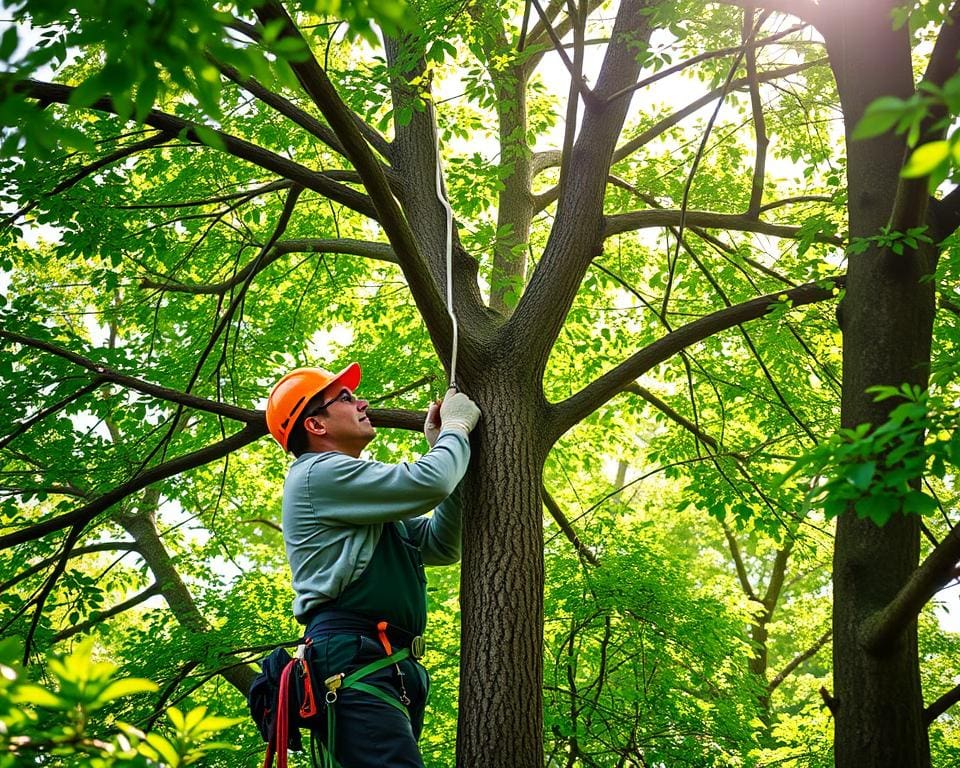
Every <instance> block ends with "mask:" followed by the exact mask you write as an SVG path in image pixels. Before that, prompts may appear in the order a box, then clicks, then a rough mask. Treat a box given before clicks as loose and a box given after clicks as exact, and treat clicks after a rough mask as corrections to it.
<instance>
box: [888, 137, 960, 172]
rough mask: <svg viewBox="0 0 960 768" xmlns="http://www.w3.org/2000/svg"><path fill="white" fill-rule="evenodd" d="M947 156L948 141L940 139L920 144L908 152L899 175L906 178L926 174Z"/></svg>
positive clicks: (945, 159) (948, 154)
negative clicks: (907, 157)
mask: <svg viewBox="0 0 960 768" xmlns="http://www.w3.org/2000/svg"><path fill="white" fill-rule="evenodd" d="M949 158H950V142H948V141H944V140H941V141H931V142H929V143H927V144H921V145H920V146H919V147H917V148H916V149H915V150H913V152H912V153H911V154H910V157H909V159H908V160H907V162H906V165H904V167H903V170H902V171H900V175H901V176H903V177H904V178H907V179H916V178H919V177H921V176H926V175H928V174H930V173H933V171H934V170H935V169H936V168H937V167H938V166H940V165H941V164H943V163H946V162H947V160H948V159H949Z"/></svg>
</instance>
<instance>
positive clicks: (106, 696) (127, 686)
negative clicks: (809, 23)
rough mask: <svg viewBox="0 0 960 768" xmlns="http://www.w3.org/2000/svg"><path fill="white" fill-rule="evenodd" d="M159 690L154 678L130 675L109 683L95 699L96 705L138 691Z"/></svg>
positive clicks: (150, 691) (131, 694) (149, 691)
mask: <svg viewBox="0 0 960 768" xmlns="http://www.w3.org/2000/svg"><path fill="white" fill-rule="evenodd" d="M155 690H157V684H156V683H154V682H153V681H152V680H146V679H144V678H140V677H128V678H124V679H123V680H114V681H113V682H112V683H110V684H109V685H107V687H106V688H104V689H103V691H101V692H100V695H99V696H97V698H96V700H95V701H94V705H95V706H98V707H99V706H102V705H103V704H106V703H107V702H108V701H113V700H114V699H119V698H121V697H123V696H133V695H134V694H137V693H152V692H153V691H155Z"/></svg>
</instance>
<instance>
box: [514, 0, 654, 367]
mask: <svg viewBox="0 0 960 768" xmlns="http://www.w3.org/2000/svg"><path fill="white" fill-rule="evenodd" d="M643 11H644V8H643V4H642V3H641V2H639V1H638V0H624V2H622V3H621V4H620V7H619V9H618V11H617V19H616V22H615V23H614V29H613V34H612V36H611V42H610V45H609V46H608V47H607V52H606V55H605V56H604V60H603V64H602V66H601V69H600V75H599V77H598V78H597V85H596V88H595V89H594V93H595V94H596V96H597V99H598V100H604V99H606V98H607V96H608V95H609V94H611V93H614V92H616V91H618V90H620V89H621V88H623V87H625V86H626V85H629V84H630V83H633V82H636V79H637V75H638V74H639V71H640V64H639V62H638V61H637V56H636V46H637V45H638V44H639V42H640V41H641V40H643V39H647V38H649V35H650V34H651V32H652V29H651V23H652V21H651V18H650V17H649V16H648V15H645V14H644V12H643ZM629 102H630V100H629V99H619V100H617V101H615V102H612V103H610V104H607V105H606V106H605V107H604V108H602V109H600V108H590V107H589V105H588V108H587V110H586V112H585V114H584V116H583V121H582V123H581V128H580V133H579V136H578V138H577V141H576V144H575V147H574V151H573V152H572V154H571V157H570V168H569V178H571V179H576V180H577V183H576V184H569V185H567V186H566V187H565V188H564V189H561V190H560V197H559V201H558V204H557V216H556V219H555V221H554V225H553V227H552V228H551V231H550V235H549V238H548V239H547V243H546V246H545V247H544V250H543V255H542V257H541V258H540V261H539V263H538V264H537V266H536V269H535V270H534V272H533V275H532V277H531V279H530V282H529V284H528V285H527V289H526V291H524V294H523V296H522V297H521V298H520V302H519V303H518V305H517V307H516V309H515V311H514V313H513V315H512V317H511V318H510V319H509V320H508V321H507V323H506V324H505V327H504V329H503V337H504V339H505V340H507V339H508V340H509V343H510V344H511V346H513V347H514V348H516V349H522V350H524V354H525V355H527V356H528V357H529V358H531V359H532V361H533V366H534V368H533V370H534V371H542V370H543V369H544V368H545V367H546V362H547V357H548V356H549V352H550V349H551V348H552V346H553V343H554V341H555V340H556V338H557V336H558V334H559V333H560V329H561V328H562V326H563V321H564V317H565V316H566V313H567V310H568V309H569V308H570V306H571V305H572V303H573V301H574V298H575V297H576V294H577V290H578V288H579V286H580V283H581V281H582V279H583V275H584V273H585V272H586V270H587V269H588V268H589V266H590V262H591V261H592V260H593V259H594V258H595V257H596V255H597V253H598V251H599V249H600V248H601V244H602V240H603V203H604V198H605V192H606V180H607V174H608V173H609V172H610V164H611V162H612V157H613V150H614V147H615V146H616V141H617V137H618V136H619V135H620V131H621V130H622V128H623V123H624V120H625V118H626V114H627V109H628V107H629Z"/></svg>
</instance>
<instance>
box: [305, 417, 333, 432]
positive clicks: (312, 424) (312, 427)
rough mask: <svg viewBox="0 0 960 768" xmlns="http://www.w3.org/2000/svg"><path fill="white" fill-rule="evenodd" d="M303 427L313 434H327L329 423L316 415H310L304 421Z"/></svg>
mask: <svg viewBox="0 0 960 768" xmlns="http://www.w3.org/2000/svg"><path fill="white" fill-rule="evenodd" d="M303 428H304V429H305V430H307V432H309V433H310V434H311V435H325V434H327V425H326V424H324V423H323V422H322V421H321V420H320V419H318V418H317V417H316V416H310V417H308V418H307V419H306V420H305V421H304V422H303Z"/></svg>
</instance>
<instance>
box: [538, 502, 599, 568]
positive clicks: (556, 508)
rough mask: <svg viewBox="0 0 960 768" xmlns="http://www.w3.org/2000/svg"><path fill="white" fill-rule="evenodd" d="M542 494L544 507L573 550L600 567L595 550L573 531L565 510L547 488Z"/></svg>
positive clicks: (591, 563)
mask: <svg viewBox="0 0 960 768" xmlns="http://www.w3.org/2000/svg"><path fill="white" fill-rule="evenodd" d="M540 492H541V494H542V496H543V506H545V507H546V508H547V511H548V512H549V513H550V516H551V517H552V518H553V519H554V521H555V522H556V524H557V525H558V526H560V530H561V531H563V534H564V536H566V537H567V539H568V540H569V541H570V543H571V544H573V548H574V549H575V550H576V551H577V554H578V555H580V557H582V558H583V559H584V560H586V561H587V562H588V563H590V565H600V561H599V560H598V559H597V556H596V555H595V554H594V553H593V550H592V549H590V547H588V546H587V545H586V544H584V543H583V542H582V541H581V540H580V537H579V536H577V532H576V531H575V530H573V525H571V524H570V521H569V520H568V519H567V517H566V515H564V514H563V510H562V509H560V505H559V504H557V500H556V499H555V498H553V495H552V494H551V493H550V491H548V490H547V489H546V486H541V488H540Z"/></svg>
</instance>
